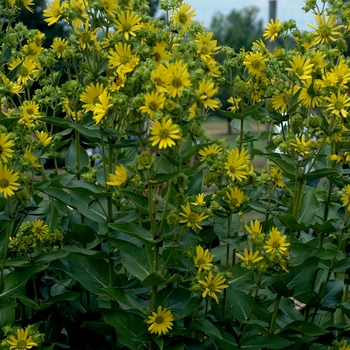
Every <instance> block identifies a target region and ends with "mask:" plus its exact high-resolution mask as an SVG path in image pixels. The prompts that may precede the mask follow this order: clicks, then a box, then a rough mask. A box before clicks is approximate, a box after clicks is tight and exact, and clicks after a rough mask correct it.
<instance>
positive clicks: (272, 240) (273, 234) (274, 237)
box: [264, 227, 290, 255]
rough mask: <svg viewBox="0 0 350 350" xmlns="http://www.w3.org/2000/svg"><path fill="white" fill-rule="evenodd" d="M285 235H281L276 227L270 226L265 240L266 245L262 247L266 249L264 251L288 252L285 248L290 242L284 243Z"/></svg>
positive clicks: (273, 252)
mask: <svg viewBox="0 0 350 350" xmlns="http://www.w3.org/2000/svg"><path fill="white" fill-rule="evenodd" d="M286 238H287V236H285V235H282V236H281V232H279V231H278V229H277V227H272V229H271V231H270V234H269V238H268V240H267V241H266V245H264V248H265V249H266V253H268V254H275V253H276V252H277V253H280V254H284V255H286V254H288V251H287V248H288V246H290V243H286V242H285V241H286Z"/></svg>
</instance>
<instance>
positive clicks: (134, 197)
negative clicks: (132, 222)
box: [120, 191, 149, 214]
mask: <svg viewBox="0 0 350 350" xmlns="http://www.w3.org/2000/svg"><path fill="white" fill-rule="evenodd" d="M120 193H121V195H123V196H125V197H126V198H128V199H129V200H131V201H132V202H133V203H134V204H135V206H136V208H137V209H138V210H139V211H140V212H141V213H144V214H148V212H149V205H148V203H149V201H148V197H146V196H142V195H140V194H138V193H134V192H129V191H120Z"/></svg>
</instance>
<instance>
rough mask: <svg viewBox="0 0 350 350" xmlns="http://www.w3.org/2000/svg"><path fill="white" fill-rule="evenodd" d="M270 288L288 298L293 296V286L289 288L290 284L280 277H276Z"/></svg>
mask: <svg viewBox="0 0 350 350" xmlns="http://www.w3.org/2000/svg"><path fill="white" fill-rule="evenodd" d="M269 289H270V290H271V291H273V292H274V293H276V294H280V295H282V296H284V297H287V298H288V297H291V296H292V295H293V294H294V290H293V288H292V289H290V288H288V286H287V285H286V284H285V283H284V281H283V280H282V279H280V278H276V279H275V280H274V282H273V284H272V285H271V286H269Z"/></svg>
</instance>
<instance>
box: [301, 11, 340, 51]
mask: <svg viewBox="0 0 350 350" xmlns="http://www.w3.org/2000/svg"><path fill="white" fill-rule="evenodd" d="M314 18H315V21H316V23H317V24H318V27H316V26H314V25H313V24H309V23H308V24H307V25H308V26H309V27H310V28H312V29H314V30H315V32H314V33H313V34H314V37H315V40H314V41H313V44H314V45H317V44H323V43H328V44H330V43H331V41H333V42H334V41H336V40H337V39H336V38H335V37H336V36H342V33H341V32H339V29H342V28H344V27H345V26H344V25H342V24H340V25H338V26H335V27H334V24H335V22H336V21H337V17H336V16H334V15H329V17H328V18H326V15H325V14H324V13H322V14H319V13H318V14H316V15H314Z"/></svg>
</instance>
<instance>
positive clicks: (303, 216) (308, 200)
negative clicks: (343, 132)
mask: <svg viewBox="0 0 350 350" xmlns="http://www.w3.org/2000/svg"><path fill="white" fill-rule="evenodd" d="M319 210H320V205H319V203H318V200H317V197H316V189H314V188H312V189H310V190H309V191H308V192H307V193H306V194H305V195H304V196H303V201H302V202H301V207H300V211H299V219H298V222H299V223H303V224H305V225H306V227H309V226H310V225H311V223H312V222H313V221H315V217H316V214H317V212H318V211H319Z"/></svg>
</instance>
